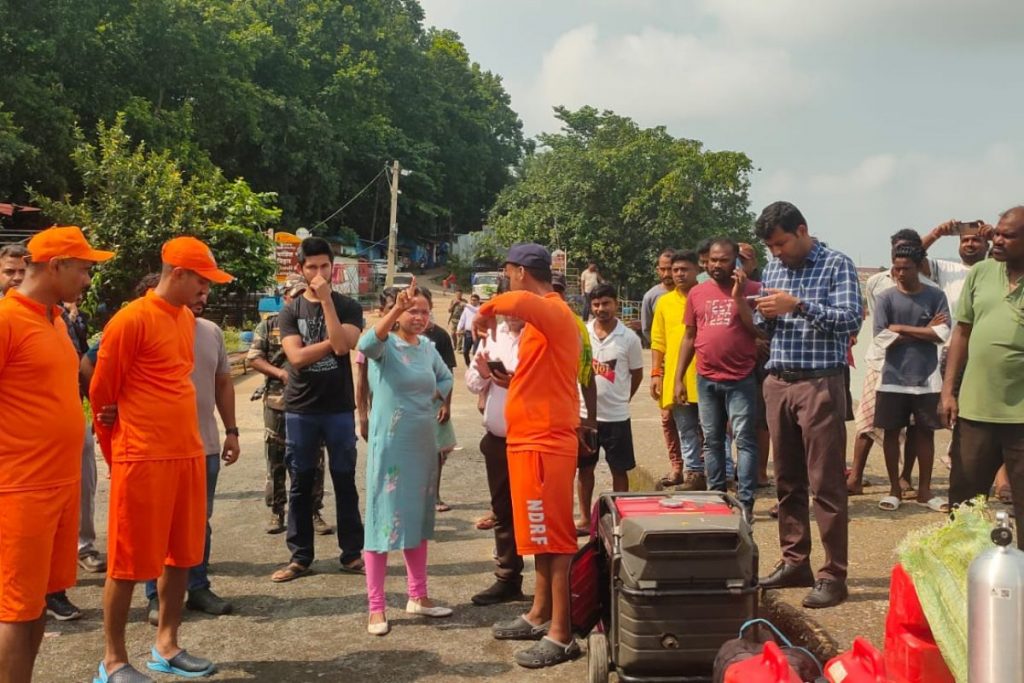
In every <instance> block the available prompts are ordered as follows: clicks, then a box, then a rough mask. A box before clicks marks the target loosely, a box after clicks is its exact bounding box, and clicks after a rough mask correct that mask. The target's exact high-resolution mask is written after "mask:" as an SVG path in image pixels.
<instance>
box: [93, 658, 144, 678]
mask: <svg viewBox="0 0 1024 683" xmlns="http://www.w3.org/2000/svg"><path fill="white" fill-rule="evenodd" d="M92 683H153V679H152V678H150V677H149V676H147V675H146V674H144V673H142V672H141V671H139V670H138V669H136V668H135V667H133V666H132V665H131V664H125V665H124V666H122V667H121V668H120V669H118V670H117V671H115V672H114V673H112V674H108V673H107V667H105V666H103V662H100V669H99V675H98V676H96V678H94V679H92Z"/></svg>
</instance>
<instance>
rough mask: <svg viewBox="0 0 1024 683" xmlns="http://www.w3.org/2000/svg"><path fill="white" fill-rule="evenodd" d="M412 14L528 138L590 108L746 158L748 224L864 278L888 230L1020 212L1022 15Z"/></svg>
mask: <svg viewBox="0 0 1024 683" xmlns="http://www.w3.org/2000/svg"><path fill="white" fill-rule="evenodd" d="M420 2H421V4H422V5H423V7H424V10H425V11H426V23H427V24H428V25H436V26H441V27H444V28H450V29H453V30H455V31H456V32H458V33H459V35H460V36H461V37H462V39H463V41H464V42H465V44H466V46H467V48H468V49H469V52H470V56H471V58H472V59H473V60H474V61H477V62H479V63H480V64H481V66H483V67H484V68H485V69H488V70H490V71H493V72H495V73H497V74H500V75H501V76H502V77H503V78H504V80H505V86H506V88H507V89H508V91H509V93H510V94H511V96H512V106H513V108H515V110H516V111H517V112H518V113H519V115H520V116H521V117H522V119H523V123H524V125H525V128H526V132H527V134H528V135H535V134H537V133H539V132H542V131H550V130H554V129H555V128H556V122H555V120H554V118H553V117H552V115H551V108H552V107H553V106H555V105H560V104H561V105H565V106H568V107H578V106H582V105H584V104H590V105H593V106H595V107H598V108H600V109H612V110H614V111H615V112H616V113H618V114H623V115H626V116H630V117H632V118H634V119H636V120H637V121H638V122H639V123H640V124H641V125H645V126H654V125H665V126H667V128H668V129H669V131H670V132H671V133H673V134H674V135H677V136H680V137H689V138H695V139H698V140H702V141H703V142H704V143H705V144H706V145H707V147H708V148H710V149H732V150H740V151H743V152H746V153H747V154H748V155H749V156H750V157H751V159H752V160H753V161H754V165H755V167H757V169H758V170H757V171H756V172H755V173H754V175H753V176H752V178H751V203H752V208H753V210H754V211H755V213H756V212H758V211H759V210H760V209H761V208H762V207H763V206H764V205H765V204H767V203H769V202H771V201H773V200H775V199H787V200H789V201H792V202H793V203H795V204H796V205H797V206H799V207H800V208H801V209H802V210H803V212H804V215H805V216H806V217H807V220H808V224H809V226H810V228H811V232H812V233H813V234H815V235H817V236H819V237H821V238H822V239H824V240H825V241H827V242H828V243H829V244H830V245H832V246H835V247H837V248H839V249H841V250H843V251H845V252H846V253H848V254H849V255H850V256H851V257H852V258H853V259H854V260H855V261H857V262H858V263H859V264H862V265H878V264H880V263H883V262H885V261H886V260H887V254H888V239H887V238H888V235H890V234H891V233H893V232H895V230H897V229H899V228H903V227H912V228H916V229H918V230H920V231H922V232H924V231H926V230H929V229H931V228H932V227H934V226H935V225H937V224H938V223H941V222H942V221H944V220H946V219H949V218H961V219H964V220H973V219H975V218H983V219H985V220H987V221H989V222H994V221H995V220H996V218H997V215H998V213H999V212H1000V211H1001V210H1003V209H1006V208H1008V207H1010V206H1013V205H1017V204H1021V203H1024V161H1022V153H1024V135H1022V131H1024V126H1022V125H1021V115H1022V112H1024V87H1021V76H1020V74H1021V67H1022V65H1024V2H1020V0H974V1H973V2H968V1H967V0H859V1H858V2H853V1H851V0H827V1H822V0H818V1H816V2H813V1H810V0H547V1H546V2H542V1H540V0H420ZM934 253H935V255H938V256H954V255H955V253H956V245H955V244H953V243H951V242H950V240H949V239H948V238H947V239H946V240H943V241H940V243H939V244H937V245H936V247H935V248H934Z"/></svg>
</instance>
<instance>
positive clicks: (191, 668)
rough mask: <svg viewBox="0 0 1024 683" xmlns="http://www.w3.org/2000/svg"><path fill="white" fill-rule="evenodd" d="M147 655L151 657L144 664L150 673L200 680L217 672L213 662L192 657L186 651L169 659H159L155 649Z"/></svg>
mask: <svg viewBox="0 0 1024 683" xmlns="http://www.w3.org/2000/svg"><path fill="white" fill-rule="evenodd" d="M149 653H150V655H151V656H152V657H153V658H152V659H151V660H149V661H148V662H146V667H147V668H148V669H149V670H150V671H158V672H160V673H162V674H174V675H175V676H181V677H183V678H202V677H203V676H209V675H210V674H212V673H213V672H214V671H216V670H217V667H216V666H214V664H213V662H211V661H210V660H208V659H203V658H202V657H194V656H192V655H190V654H189V653H188V651H187V650H182V651H181V652H179V653H178V654H176V655H174V656H173V657H171V658H170V659H164V658H163V657H161V656H160V653H159V652H157V651H156V648H155V647H154V648H152V649H151V650H150V651H149Z"/></svg>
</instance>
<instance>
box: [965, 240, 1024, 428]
mask: <svg viewBox="0 0 1024 683" xmlns="http://www.w3.org/2000/svg"><path fill="white" fill-rule="evenodd" d="M956 319H957V320H958V321H960V322H963V323H967V324H969V325H971V326H972V329H971V339H970V342H969V344H968V346H967V368H966V372H965V373H964V383H963V386H962V387H961V389H960V415H961V416H962V417H964V418H967V419H968V420H977V421H979V422H1001V423H1018V424H1019V423H1024V283H1020V282H1018V283H1017V286H1016V287H1014V289H1013V291H1010V281H1009V280H1008V279H1007V277H1006V264H1005V263H1000V262H999V261H995V260H992V259H987V260H985V261H982V262H981V263H979V264H977V265H975V266H974V267H973V268H971V272H970V273H968V274H967V280H966V281H964V290H963V294H961V295H960V303H959V305H958V307H957V311H956Z"/></svg>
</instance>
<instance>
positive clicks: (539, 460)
mask: <svg viewBox="0 0 1024 683" xmlns="http://www.w3.org/2000/svg"><path fill="white" fill-rule="evenodd" d="M508 479H509V485H510V487H511V489H512V520H513V523H514V525H515V533H516V549H517V550H518V551H519V554H520V555H544V554H558V555H572V554H575V552H576V550H577V547H578V543H577V541H576V524H575V522H574V521H573V483H574V482H575V481H576V454H575V453H573V454H572V455H555V454H552V453H541V452H538V451H514V452H513V451H510V452H509V454H508Z"/></svg>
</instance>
